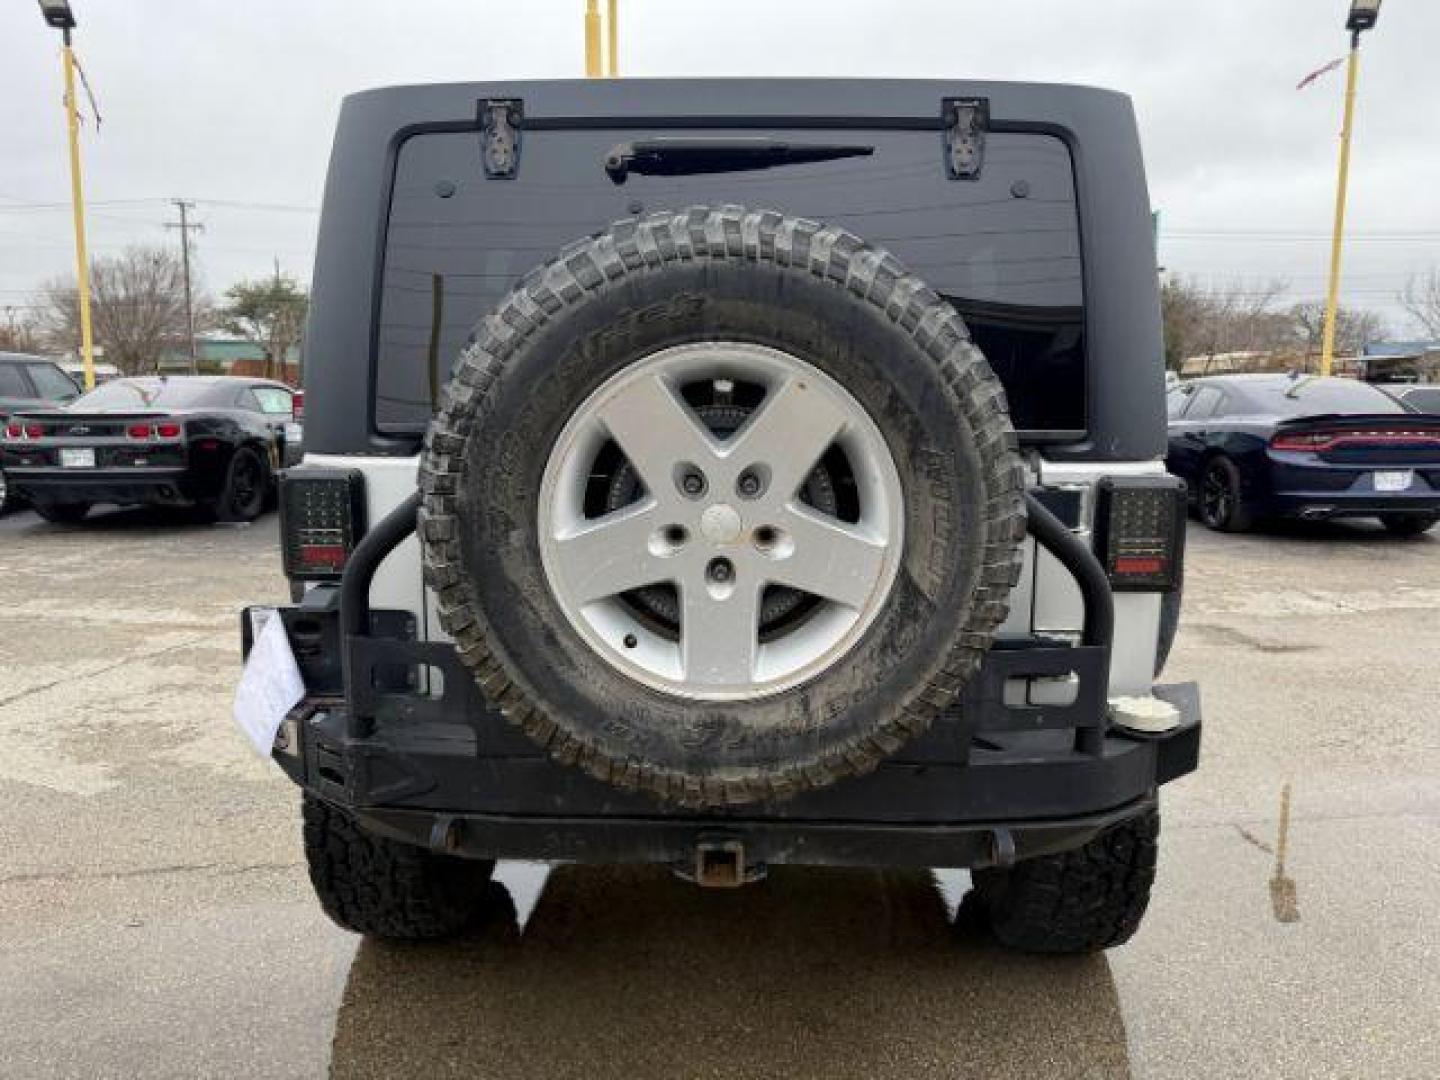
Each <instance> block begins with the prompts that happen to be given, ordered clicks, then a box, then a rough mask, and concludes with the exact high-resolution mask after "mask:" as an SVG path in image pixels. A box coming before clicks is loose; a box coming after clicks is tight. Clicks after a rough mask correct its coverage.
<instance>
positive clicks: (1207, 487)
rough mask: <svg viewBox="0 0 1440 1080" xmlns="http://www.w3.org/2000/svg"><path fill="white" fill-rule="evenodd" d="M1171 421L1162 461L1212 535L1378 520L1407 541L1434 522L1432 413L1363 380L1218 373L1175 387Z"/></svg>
mask: <svg viewBox="0 0 1440 1080" xmlns="http://www.w3.org/2000/svg"><path fill="white" fill-rule="evenodd" d="M1169 414H1170V451H1169V457H1168V459H1167V464H1168V465H1169V467H1170V471H1171V472H1173V473H1175V475H1177V476H1179V477H1182V478H1183V479H1184V480H1185V481H1186V482H1187V483H1188V484H1189V486H1190V498H1191V501H1192V502H1193V503H1194V504H1195V507H1196V509H1197V511H1198V512H1199V515H1200V520H1201V521H1203V522H1204V523H1205V524H1206V525H1208V526H1209V527H1210V528H1212V529H1218V530H1221V531H1224V532H1238V531H1240V530H1242V529H1245V528H1247V527H1248V526H1249V525H1250V524H1252V523H1253V522H1254V521H1255V520H1256V519H1257V518H1265V517H1299V518H1304V519H1307V520H1319V519H1323V518H1333V517H1377V518H1379V519H1380V521H1381V522H1382V523H1383V524H1384V526H1385V528H1386V529H1388V530H1389V531H1390V532H1392V533H1395V534H1397V535H1401V536H1415V535H1418V534H1420V533H1422V532H1424V531H1425V530H1426V529H1429V528H1430V527H1431V526H1432V525H1434V524H1435V523H1436V522H1437V521H1440V415H1436V414H1434V413H1425V412H1418V411H1416V410H1415V409H1413V408H1411V407H1409V406H1407V405H1404V404H1402V403H1400V402H1399V401H1397V400H1395V398H1393V397H1391V396H1390V395H1388V394H1386V393H1384V392H1383V391H1381V390H1379V389H1377V388H1375V387H1373V386H1370V385H1368V384H1366V383H1362V382H1356V381H1354V380H1352V379H1334V378H1320V377H1317V376H1313V375H1217V376H1212V377H1208V378H1201V379H1193V380H1191V381H1189V382H1185V383H1181V384H1179V385H1178V386H1174V387H1172V388H1171V390H1170V393H1169Z"/></svg>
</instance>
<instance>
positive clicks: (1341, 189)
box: [1320, 0, 1381, 375]
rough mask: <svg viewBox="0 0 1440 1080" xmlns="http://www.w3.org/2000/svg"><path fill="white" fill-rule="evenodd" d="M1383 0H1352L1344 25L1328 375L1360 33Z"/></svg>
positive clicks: (1325, 360)
mask: <svg viewBox="0 0 1440 1080" xmlns="http://www.w3.org/2000/svg"><path fill="white" fill-rule="evenodd" d="M1380 4H1381V0H1350V15H1349V17H1348V18H1347V19H1346V20H1345V29H1346V30H1349V31H1350V59H1349V61H1348V63H1347V64H1346V65H1345V122H1344V123H1343V124H1342V125H1341V128H1340V178H1339V181H1338V182H1337V183H1336V185H1335V233H1334V235H1333V236H1332V237H1331V240H1330V287H1329V290H1328V292H1327V294H1326V297H1325V339H1324V340H1325V343H1324V347H1323V349H1322V351H1321V354H1320V374H1321V375H1329V374H1330V368H1331V366H1332V365H1333V364H1334V362H1335V322H1336V316H1337V314H1338V311H1339V306H1340V254H1341V251H1342V250H1343V248H1344V241H1345V197H1346V194H1347V193H1348V191H1349V187H1350V134H1351V132H1352V131H1354V129H1355V82H1356V78H1357V76H1358V74H1359V70H1360V35H1361V34H1363V33H1364V32H1365V31H1366V30H1373V29H1374V27H1375V24H1376V23H1377V22H1379V21H1380Z"/></svg>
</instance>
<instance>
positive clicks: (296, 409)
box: [290, 390, 305, 424]
mask: <svg viewBox="0 0 1440 1080" xmlns="http://www.w3.org/2000/svg"><path fill="white" fill-rule="evenodd" d="M290 409H291V411H292V412H293V413H294V416H295V422H296V423H297V424H302V423H304V422H305V391H304V390H296V391H295V393H294V394H293V395H291V397H290Z"/></svg>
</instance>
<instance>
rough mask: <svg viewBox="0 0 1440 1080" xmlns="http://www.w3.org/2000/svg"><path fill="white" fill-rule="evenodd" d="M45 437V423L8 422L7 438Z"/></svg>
mask: <svg viewBox="0 0 1440 1080" xmlns="http://www.w3.org/2000/svg"><path fill="white" fill-rule="evenodd" d="M44 437H45V426H44V425H43V424H14V423H12V424H6V425H5V438H7V439H14V440H16V441H18V440H20V439H43V438H44Z"/></svg>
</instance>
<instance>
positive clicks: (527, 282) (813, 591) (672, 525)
mask: <svg viewBox="0 0 1440 1080" xmlns="http://www.w3.org/2000/svg"><path fill="white" fill-rule="evenodd" d="M625 395H631V396H630V397H626V396H625ZM697 395H698V396H697ZM616 402H621V404H620V405H616V404H615V403H616ZM776 402H780V403H781V404H779V405H776V404H775V403H776ZM612 407H613V409H614V411H613V412H609V413H607V412H606V411H605V410H607V409H611V408H612ZM772 408H773V409H776V410H777V412H775V413H773V414H767V412H766V410H769V409H772ZM617 414H620V415H618V416H617ZM767 416H768V417H769V418H768V419H767ZM778 416H783V417H784V418H785V419H784V420H779V419H776V417H778ZM817 418H818V419H817ZM827 425H828V426H827ZM722 429H723V433H722ZM756 432H763V433H764V434H763V438H762V437H761V436H756V441H752V442H749V443H746V442H744V441H743V440H744V439H746V438H750V436H752V435H755V433H756ZM607 440H608V441H607ZM627 440H628V441H629V442H628V444H627ZM762 446H763V447H764V448H765V449H764V451H763V452H762V451H761V450H760V449H759V448H760V447H762ZM611 447H618V451H617V454H616V456H618V458H619V465H605V466H604V469H610V470H611V473H605V472H604V471H603V469H602V462H603V461H604V460H613V459H606V458H605V455H606V454H607V453H609V452H610V448H611ZM827 447H828V449H827ZM837 450H838V451H839V452H840V453H841V455H842V456H843V457H845V459H846V462H845V463H843V467H842V465H839V464H837V465H835V466H834V471H833V472H831V473H827V476H828V477H829V479H825V480H824V482H821V481H820V480H817V479H816V476H817V474H818V473H819V472H821V471H822V468H824V469H830V466H828V465H826V464H825V463H826V462H827V461H829V460H831V458H830V455H831V454H832V453H833V452H835V451H837ZM632 451H635V452H633V453H632ZM802 458H803V460H801V459H802ZM741 459H743V460H741ZM627 465H628V466H629V468H630V470H631V471H630V472H629V473H626V471H625V469H626V466H627ZM752 465H753V466H755V467H753V468H751V467H750V466H752ZM742 466H746V468H745V470H744V471H743V472H742V471H740V470H741V467H742ZM845 468H849V469H850V471H849V472H846V471H845ZM597 475H600V476H601V477H602V479H601V480H600V481H599V483H598V484H597V483H596V481H595V479H594V478H595V477H596V476H597ZM607 475H608V476H611V479H608V480H607V479H604V477H605V476H607ZM836 477H838V479H835V478H836ZM807 478H808V479H807ZM1023 480H1024V472H1023V468H1022V465H1021V462H1020V458H1019V456H1018V453H1017V451H1016V442H1015V434H1014V431H1013V429H1012V428H1011V426H1010V422H1009V417H1008V413H1007V409H1006V404H1005V396H1004V392H1003V390H1002V388H1001V386H1000V383H999V381H998V380H997V379H996V377H995V375H994V373H993V372H992V371H991V370H990V367H989V365H988V364H987V363H986V361H985V359H984V357H983V356H982V355H981V354H980V352H979V350H978V349H976V348H975V347H974V346H973V345H972V344H971V343H970V340H969V337H968V334H967V332H966V330H965V327H964V324H963V323H962V322H961V320H960V317H959V316H958V315H957V314H956V312H955V310H954V308H952V307H951V306H950V304H949V303H947V302H946V301H945V300H944V299H943V298H941V297H940V296H939V295H937V294H936V293H935V292H933V291H932V290H930V289H929V288H927V287H926V286H925V285H924V284H923V283H922V282H921V281H920V280H919V279H917V278H915V277H914V276H912V275H910V274H909V273H907V272H906V271H905V270H904V268H903V267H901V266H900V265H899V263H897V262H896V261H895V259H894V258H892V257H891V256H889V255H888V254H886V253H885V252H883V251H880V250H878V249H875V248H872V247H870V246H868V245H867V244H865V243H864V242H863V241H862V240H860V239H858V238H856V237H854V236H852V235H850V234H849V233H847V232H844V231H843V230H841V229H838V228H834V227H829V226H823V227H822V226H820V225H817V224H815V223H813V222H807V221H802V220H799V219H795V218H787V217H784V216H782V215H780V214H778V213H774V212H753V211H746V210H743V209H741V208H739V207H723V208H720V209H706V208H695V209H692V210H688V211H683V212H679V213H674V214H655V215H651V216H650V217H646V218H641V219H638V220H633V221H625V222H620V223H618V224H616V225H614V226H612V228H611V229H610V230H608V231H607V232H604V233H602V234H600V235H598V236H596V237H594V238H592V239H587V240H583V241H580V242H577V243H576V244H574V245H572V246H570V247H569V248H567V249H566V250H565V251H563V252H562V253H561V254H560V256H559V257H558V258H557V259H555V260H554V261H552V262H550V263H548V264H546V265H545V266H543V267H541V268H540V269H538V270H536V271H534V272H532V273H531V274H529V275H527V277H526V278H525V279H524V280H523V281H522V282H521V283H520V285H519V287H518V288H517V289H516V290H515V291H514V292H512V293H511V294H510V296H509V297H507V298H506V299H505V300H504V301H503V302H502V303H501V304H500V306H499V307H498V309H496V311H495V312H493V313H492V314H491V315H490V316H488V317H487V318H486V319H485V320H484V321H482V322H481V323H480V324H479V325H478V326H477V327H476V329H475V331H474V335H473V342H472V344H471V345H470V346H469V347H468V348H467V349H466V350H465V352H464V353H463V354H462V355H461V357H460V359H459V361H458V363H457V364H456V366H455V368H454V376H453V379H452V381H451V382H450V384H449V386H448V387H447V388H446V391H445V395H444V398H443V401H442V405H441V408H440V411H439V414H438V415H437V416H436V417H435V419H434V420H433V421H432V423H431V425H430V429H429V432H428V434H427V437H426V441H425V451H424V455H423V457H422V459H421V467H420V489H421V493H422V500H423V501H422V506H421V511H420V527H419V531H420V536H421V543H422V546H423V551H424V567H425V580H426V583H427V585H429V587H430V588H431V589H433V590H434V591H435V593H436V595H437V598H438V601H439V603H438V607H439V614H440V620H441V622H442V624H443V625H444V627H445V629H446V630H447V631H448V632H449V633H450V635H451V636H452V637H453V638H454V639H455V642H456V647H457V649H458V652H459V655H460V657H461V659H462V660H463V661H464V662H465V663H466V664H467V665H468V666H469V667H470V669H471V670H472V671H473V672H474V674H475V677H476V680H477V682H478V683H479V685H480V688H481V690H482V691H483V692H484V693H485V695H486V697H487V699H488V701H489V702H490V703H491V705H492V706H494V707H495V708H497V709H498V710H499V711H500V712H502V713H503V714H504V715H505V716H506V717H507V718H508V719H509V720H510V721H511V722H512V723H514V724H516V725H518V726H519V727H520V728H521V729H522V730H523V731H525V732H526V733H527V734H528V735H530V737H531V738H533V739H534V740H535V741H536V742H537V743H539V744H540V745H541V746H542V747H544V748H545V749H546V750H547V751H548V752H549V753H550V754H551V755H552V756H553V757H554V758H555V759H556V760H558V761H560V762H562V763H566V764H572V765H576V766H578V767H580V768H582V769H584V770H585V771H586V772H588V773H590V774H591V775H593V776H595V777H597V778H599V779H601V780H604V781H606V782H608V783H611V784H614V785H616V786H618V787H622V788H626V789H638V790H644V791H648V792H650V793H652V794H654V795H657V796H659V797H660V798H662V799H664V800H666V801H669V802H671V803H675V804H680V805H688V806H717V805H733V804H739V803H753V802H759V801H765V800H773V799H783V798H787V797H789V796H791V795H794V794H796V793H797V792H800V791H803V790H807V789H814V788H819V787H823V786H825V785H828V784H831V783H833V782H835V781H836V780H838V779H840V778H842V777H846V776H853V775H857V774H860V773H864V772H867V771H869V770H871V769H873V768H874V767H875V766H876V765H877V764H879V762H880V761H881V760H883V759H884V758H885V757H887V756H889V755H891V754H893V753H894V752H895V751H896V750H898V749H899V748H900V747H901V746H903V745H904V744H905V743H906V742H907V741H908V740H909V739H911V738H912V737H913V736H915V735H917V734H918V733H920V732H921V731H923V730H925V728H927V727H928V726H929V724H930V723H931V721H932V720H933V718H934V716H935V715H936V713H938V712H939V711H940V710H941V709H943V708H945V707H946V706H948V705H949V704H950V703H951V702H953V701H954V699H955V698H956V696H957V694H958V693H959V690H960V688H961V687H962V686H963V685H964V684H965V682H966V681H967V680H968V679H969V678H970V677H971V676H972V675H973V674H974V672H975V671H976V670H977V669H978V667H979V665H980V663H981V661H982V659H983V657H984V655H985V652H986V651H987V649H988V648H989V645H990V642H991V638H992V635H993V633H994V631H995V629H996V628H997V627H998V626H999V625H1000V624H1001V623H1002V622H1003V621H1004V618H1005V615H1006V612H1007V605H1008V598H1009V593H1010V590H1011V588H1012V587H1013V585H1014V583H1015V581H1016V579H1017V578H1018V575H1019V569H1020V540H1021V539H1022V537H1023V535H1024V529H1025V523H1024V511H1023V505H1022V501H1021V491H1022V487H1023ZM847 485H848V486H847ZM797 488H798V490H797ZM812 488H813V489H814V490H815V491H816V492H818V493H819V494H818V495H817V496H816V497H815V501H814V502H811V503H810V505H808V506H799V503H801V502H806V501H808V500H809V499H810V496H809V495H807V492H808V491H810V490H811V489H812ZM617 492H619V493H620V497H618V498H617V497H616V493H617ZM872 496H873V505H874V507H875V511H874V516H873V518H872V517H870V516H867V514H868V513H869V511H867V509H866V502H867V500H870V499H871V498H872ZM845 498H854V499H855V500H856V502H857V503H858V504H859V509H858V510H856V511H855V513H854V514H853V515H851V516H849V517H846V516H844V514H845V511H843V510H841V509H837V507H839V506H840V504H841V502H842V500H843V499H845ZM567 500H568V501H567ZM607 500H609V501H607ZM592 501H593V502H594V503H596V504H598V505H597V506H596V508H594V509H593V511H592ZM820 504H824V506H825V507H828V508H827V509H822V508H821V505H820ZM556 508H558V509H556ZM772 513H773V514H774V515H776V516H775V517H774V518H771V517H767V516H766V515H767V514H772ZM547 515H550V516H549V517H547ZM597 523H598V524H597ZM625 523H629V524H628V525H626V524H625ZM772 525H773V526H778V527H772ZM622 526H624V531H623V532H621V533H620V535H621V536H622V537H623V539H624V545H623V546H620V542H619V540H617V539H615V537H616V533H611V534H610V537H611V539H610V540H609V541H607V543H615V544H616V545H617V546H616V547H615V548H614V549H611V548H605V549H604V551H603V553H601V554H597V555H596V557H595V558H593V559H589V560H588V561H587V560H582V559H581V558H579V557H578V556H574V557H573V558H574V563H573V564H571V566H570V567H567V566H565V565H563V563H562V564H561V568H560V569H559V570H557V560H561V559H562V556H561V555H560V554H559V552H560V549H561V548H562V547H563V545H564V544H566V543H568V542H570V541H571V540H573V539H574V538H576V537H593V536H594V535H595V534H598V533H600V532H601V531H602V530H604V529H616V530H617V531H618V530H620V529H621V527H622ZM632 526H633V527H632ZM831 544H837V545H844V549H843V551H841V552H838V553H836V554H834V556H833V557H832V556H831V555H830V554H828V553H829V552H831V551H832V549H831V548H830V547H829V545H831ZM867 544H869V545H871V546H872V547H874V549H875V550H874V551H873V552H872V551H870V550H868V549H866V550H862V549H863V548H865V545H867ZM727 545H728V546H727ZM807 545H808V546H807ZM572 550H573V549H572ZM584 550H585V551H587V552H588V551H591V550H594V549H592V548H589V547H586V548H584ZM807 553H809V554H807ZM787 560H788V561H787ZM862 563H863V564H864V567H865V568H864V570H863V572H862V571H861V570H859V569H854V570H853V571H852V568H856V567H859V566H860V565H861V564H862ZM662 564H663V565H662ZM637 567H638V569H637ZM697 571H698V573H697ZM646 574H654V575H673V576H652V577H645V576H643V575H646ZM687 575H688V576H687ZM582 579H583V580H582ZM797 579H803V581H804V582H805V584H803V585H800V584H795V582H796V580H797ZM617 580H623V581H624V582H625V583H624V584H616V581H617ZM577 581H579V582H580V584H578V585H577V584H575V582H577ZM653 582H660V583H661V585H662V587H663V589H665V590H673V591H666V592H663V594H660V595H657V594H656V591H655V589H656V587H655V586H654V585H652V584H651V583H653ZM777 582H780V583H782V584H783V586H784V587H785V588H786V589H787V590H788V592H787V593H786V594H785V595H783V596H782V599H783V601H784V603H778V604H774V605H771V604H770V602H769V599H768V597H769V596H770V595H771V594H770V593H768V592H767V590H771V589H772V588H773V587H774V585H775V583H777ZM856 582H859V583H860V584H859V585H857V584H855V583H856ZM587 589H588V590H595V592H593V593H586V592H585V591H584V590H587ZM827 590H836V591H835V592H830V591H827ZM847 590H848V591H847ZM795 592H799V593H800V594H801V595H800V596H799V597H796V596H794V595H793V594H794V593H795ZM842 593H843V595H845V597H846V599H844V600H842V599H841V598H840V596H841V594H842ZM636 594H640V595H639V596H638V598H637V596H636ZM807 604H810V605H811V606H809V607H807V606H805V605H807ZM706 605H709V606H706ZM775 610H779V611H781V613H782V616H783V617H782V618H779V619H777V620H775V621H770V622H767V619H769V618H770V614H769V613H770V612H772V611H775ZM597 612H600V614H596V613H597ZM736 612H739V613H740V614H739V615H738V616H737V614H736ZM692 613H694V615H695V617H694V618H693V619H692ZM602 615H603V617H602ZM672 616H673V618H672ZM667 620H669V621H667ZM777 624H778V625H779V626H780V630H779V631H778V633H780V634H781V640H782V642H783V644H782V646H781V647H780V648H775V647H774V646H773V643H774V642H775V641H776V636H775V635H776V633H777V631H775V630H774V629H773V627H774V626H776V625H777ZM785 635H791V636H785ZM827 635H833V636H827ZM847 635H848V636H847ZM817 642H818V644H817ZM712 646H713V648H712ZM732 646H734V647H733V648H732ZM842 657H843V659H841V658H842ZM647 665H648V666H647ZM777 670H778V671H779V674H775V672H776V671H777Z"/></svg>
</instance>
